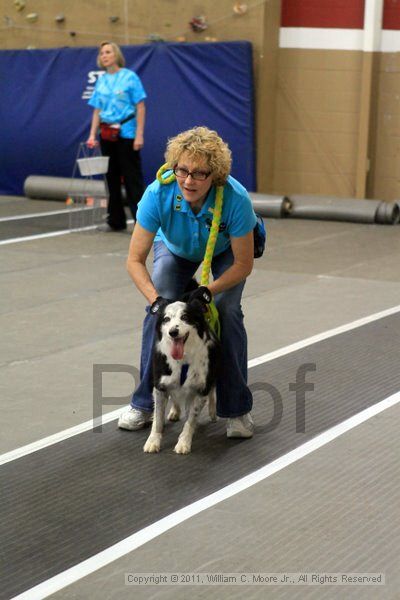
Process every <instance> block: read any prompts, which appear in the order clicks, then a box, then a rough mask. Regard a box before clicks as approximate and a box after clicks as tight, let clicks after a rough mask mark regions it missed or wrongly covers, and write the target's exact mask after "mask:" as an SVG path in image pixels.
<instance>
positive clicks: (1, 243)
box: [0, 225, 97, 246]
mask: <svg viewBox="0 0 400 600" xmlns="http://www.w3.org/2000/svg"><path fill="white" fill-rule="evenodd" d="M96 227H97V225H90V226H89V227H79V228H78V229H62V230H60V231H50V232H49V233H37V234H35V235H26V236H25V237H19V238H10V239H9V240H1V241H0V246H6V245H8V244H19V243H20V242H31V241H32V240H42V239H44V238H51V237H57V236H59V235H67V233H74V232H77V231H89V230H90V229H96Z"/></svg>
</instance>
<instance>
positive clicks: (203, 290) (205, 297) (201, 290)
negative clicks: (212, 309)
mask: <svg viewBox="0 0 400 600" xmlns="http://www.w3.org/2000/svg"><path fill="white" fill-rule="evenodd" d="M192 300H199V301H200V302H202V304H210V302H211V300H212V294H211V292H210V290H209V289H208V287H206V286H205V285H201V286H200V287H198V288H197V289H196V290H193V292H191V293H190V295H189V302H191V301H192Z"/></svg>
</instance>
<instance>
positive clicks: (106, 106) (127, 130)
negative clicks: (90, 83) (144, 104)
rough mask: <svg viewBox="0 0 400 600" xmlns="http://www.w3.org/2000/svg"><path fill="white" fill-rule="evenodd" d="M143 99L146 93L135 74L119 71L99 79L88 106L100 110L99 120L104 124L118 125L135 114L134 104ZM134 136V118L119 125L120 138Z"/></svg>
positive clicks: (124, 70) (128, 71)
mask: <svg viewBox="0 0 400 600" xmlns="http://www.w3.org/2000/svg"><path fill="white" fill-rule="evenodd" d="M145 98H146V92H145V91H144V88H143V85H142V82H141V81H140V79H139V77H138V76H137V75H136V73H134V72H133V71H130V70H129V69H120V70H119V71H117V72H116V73H104V75H101V77H99V79H98V80H97V82H96V85H95V88H94V91H93V95H92V97H91V98H90V100H89V105H90V106H93V107H94V108H99V109H100V120H101V121H103V122H104V123H110V124H111V123H120V122H121V121H122V120H123V119H125V118H126V117H129V115H131V114H132V113H133V112H135V111H136V104H138V103H139V102H141V101H142V100H144V99H145ZM135 135H136V119H135V118H134V119H131V120H129V121H127V122H126V123H124V124H123V125H121V130H120V137H123V138H134V137H135Z"/></svg>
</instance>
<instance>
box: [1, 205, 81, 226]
mask: <svg viewBox="0 0 400 600" xmlns="http://www.w3.org/2000/svg"><path fill="white" fill-rule="evenodd" d="M72 210H73V211H74V212H78V211H83V210H92V208H91V207H90V206H82V207H80V208H79V209H77V208H74V209H71V208H64V209H62V210H49V211H46V212H39V213H26V214H24V215H14V216H13V217H1V218H0V223H4V222H5V221H21V220H24V219H37V218H38V217H50V216H52V215H64V214H70V213H71V211H72Z"/></svg>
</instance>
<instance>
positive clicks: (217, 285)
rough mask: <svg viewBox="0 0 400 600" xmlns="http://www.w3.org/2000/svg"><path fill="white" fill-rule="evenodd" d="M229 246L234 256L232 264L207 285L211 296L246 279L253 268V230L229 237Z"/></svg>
mask: <svg viewBox="0 0 400 600" xmlns="http://www.w3.org/2000/svg"><path fill="white" fill-rule="evenodd" d="M231 247H232V252H233V258H234V260H233V264H232V266H230V267H229V269H227V270H226V271H225V273H223V274H222V275H221V277H218V279H215V280H214V281H213V282H212V283H210V285H208V286H207V287H208V289H209V290H210V292H211V293H212V295H213V296H215V294H219V293H220V292H223V291H225V290H228V289H229V288H231V287H233V286H235V285H237V284H238V283H240V282H241V281H243V280H244V279H246V277H247V276H248V275H250V273H251V271H252V269H253V262H254V238H253V231H250V232H249V233H247V234H246V235H243V236H241V237H231Z"/></svg>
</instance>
